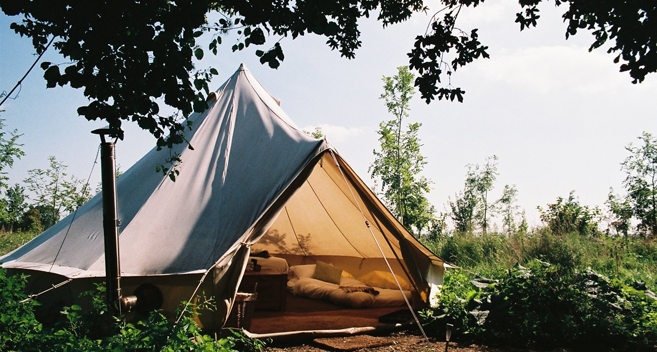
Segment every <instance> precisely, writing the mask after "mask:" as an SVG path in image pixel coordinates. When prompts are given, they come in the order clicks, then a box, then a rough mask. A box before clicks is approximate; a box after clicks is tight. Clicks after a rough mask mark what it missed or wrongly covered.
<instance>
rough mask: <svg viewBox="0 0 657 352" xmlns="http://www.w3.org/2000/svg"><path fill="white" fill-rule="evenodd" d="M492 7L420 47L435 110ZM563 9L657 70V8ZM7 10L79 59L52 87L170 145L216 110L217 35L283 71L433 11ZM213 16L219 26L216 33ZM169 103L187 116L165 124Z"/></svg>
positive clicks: (643, 71)
mask: <svg viewBox="0 0 657 352" xmlns="http://www.w3.org/2000/svg"><path fill="white" fill-rule="evenodd" d="M541 2H542V1H541V0H533V1H521V2H520V6H521V11H520V12H519V13H518V14H517V18H516V22H517V23H519V25H520V30H524V29H525V28H529V27H534V26H536V25H537V20H538V18H539V17H540V16H539V10H538V8H537V6H538V4H540V3H541ZM481 3H483V1H480V0H474V1H473V0H441V1H440V2H439V4H440V6H443V7H442V8H440V9H438V10H437V11H436V12H435V14H434V16H433V17H432V18H431V20H430V23H429V26H428V30H427V31H426V32H425V33H423V34H420V35H418V36H417V37H416V38H415V44H414V47H413V48H412V49H411V50H410V53H409V54H408V56H409V64H410V68H411V69H413V70H416V71H417V72H418V73H419V74H420V76H419V77H418V78H417V80H416V81H415V84H416V86H417V87H418V88H419V91H420V92H421V94H422V98H424V99H425V100H426V101H427V102H429V101H431V100H433V99H436V98H438V99H450V100H452V101H453V100H455V99H456V100H458V101H462V100H463V94H464V93H465V92H464V91H463V90H462V89H461V88H458V87H454V86H452V82H451V76H452V74H453V72H454V71H456V70H457V69H458V68H459V67H463V66H466V65H467V64H469V63H471V62H472V61H474V60H475V59H478V58H488V57H489V55H488V53H487V50H488V47H487V46H485V45H483V44H482V43H481V42H480V41H479V32H478V30H477V29H476V28H475V29H472V30H470V31H465V30H462V29H460V28H458V27H457V26H456V21H457V18H458V16H459V14H460V13H461V10H463V9H464V8H475V7H477V6H479V5H480V4H481ZM555 4H556V5H557V6H562V5H563V6H567V9H566V10H565V12H564V15H563V18H564V20H565V21H566V22H567V23H568V29H567V32H566V36H567V37H569V36H571V35H575V34H577V33H578V31H581V30H584V29H586V30H589V31H591V32H592V33H593V36H594V42H593V44H592V45H591V48H590V49H591V50H592V49H596V48H599V47H601V46H603V45H605V44H606V43H607V42H608V41H609V42H611V45H610V46H609V47H608V50H607V51H608V52H609V53H618V56H616V57H615V59H614V61H615V62H616V63H620V69H621V71H628V72H629V74H630V76H631V77H632V78H633V79H634V82H641V81H643V79H644V78H645V76H646V75H647V74H648V73H652V72H655V70H657V64H656V60H655V53H654V50H651V49H650V48H654V47H655V41H656V40H657V39H656V38H655V36H652V35H651V33H653V32H654V16H655V13H656V7H655V5H654V4H653V3H652V2H649V1H622V2H595V1H593V2H592V1H588V0H555ZM0 7H1V8H2V10H3V11H4V13H5V14H7V15H9V16H21V18H20V19H21V21H20V22H16V23H13V24H12V25H11V28H12V29H13V30H14V31H15V32H16V33H18V34H20V35H23V36H27V37H29V38H31V39H32V43H33V46H34V48H35V49H36V51H37V52H38V53H42V52H43V51H45V50H47V48H48V47H49V46H50V43H52V45H53V47H54V48H55V49H56V50H57V51H58V52H59V53H60V54H61V55H62V56H64V57H65V58H66V59H67V60H68V61H69V62H68V63H62V64H57V63H50V62H44V63H42V65H41V67H42V68H43V69H44V78H45V80H46V82H47V86H48V87H55V86H57V85H60V86H64V85H70V86H71V87H73V88H83V89H84V94H85V96H86V97H88V98H89V100H90V103H89V104H88V105H86V106H82V107H80V108H79V110H78V111H79V113H80V114H81V115H82V116H84V117H85V118H87V119H89V120H96V119H103V120H106V121H107V122H108V123H109V125H110V128H111V130H112V131H113V134H114V135H116V136H120V137H122V136H123V130H122V128H121V124H122V122H125V121H134V122H136V123H137V124H138V125H139V126H140V127H141V128H143V129H146V130H148V131H149V132H150V133H152V134H153V136H155V138H156V139H157V145H158V146H160V147H163V146H169V147H170V146H172V145H174V144H177V143H183V142H185V138H184V135H183V133H184V130H185V129H186V128H187V127H189V121H188V120H187V117H188V116H189V114H190V113H192V112H193V111H202V110H204V109H205V108H206V107H207V104H206V103H205V97H206V96H207V95H208V94H209V93H208V82H209V80H210V79H211V78H212V77H213V76H214V75H216V74H217V73H218V72H217V70H216V69H215V68H211V67H209V68H197V67H196V66H197V65H198V62H199V61H200V60H201V59H202V58H203V57H204V55H205V50H204V49H203V48H202V47H201V46H200V44H199V42H201V38H202V37H203V35H204V34H205V35H208V36H210V38H209V44H208V48H207V50H209V51H212V52H213V53H214V54H217V53H218V48H219V46H220V45H221V44H222V42H223V40H222V38H225V37H226V35H227V34H229V33H233V32H234V33H236V34H237V37H238V39H237V42H236V43H235V44H233V45H232V47H231V49H232V51H240V50H244V49H245V48H248V47H249V46H251V45H253V46H263V45H267V42H268V40H267V39H268V38H267V37H274V39H273V40H274V41H275V43H274V44H273V45H271V44H270V48H269V49H267V50H255V54H256V55H257V56H258V57H259V58H260V62H261V63H263V64H267V65H269V66H270V67H272V68H277V67H279V66H280V62H281V61H282V60H283V59H284V53H283V49H282V46H281V44H280V40H281V39H282V38H283V37H288V36H290V37H292V38H293V39H295V38H297V37H299V36H303V35H305V34H316V35H320V36H323V37H325V38H326V39H327V45H328V46H329V47H330V48H331V49H337V50H338V51H339V52H340V54H341V55H342V56H344V57H346V58H353V57H354V56H355V50H356V49H358V48H359V47H360V46H361V41H360V30H359V27H358V22H359V19H361V18H364V17H369V16H370V15H371V14H373V13H376V16H377V20H378V21H380V22H381V23H382V24H383V26H387V25H390V24H395V23H399V22H402V21H406V20H408V19H409V18H410V17H411V15H412V14H413V13H416V12H426V11H428V8H427V7H425V6H424V2H423V1H421V0H405V1H378V0H377V1H353V2H322V3H321V4H318V3H317V2H314V1H309V0H301V1H295V2H293V4H291V3H290V2H287V1H282V2H280V1H269V2H267V1H261V2H258V3H257V5H255V4H253V3H252V2H244V1H240V0H225V1H221V2H211V1H194V2H188V1H138V2H135V1H119V2H117V1H111V2H108V1H92V2H73V1H57V2H52V1H46V0H35V1H14V0H2V1H0ZM209 18H219V19H218V21H216V22H214V23H210V22H209V20H208V19H209ZM651 18H652V19H653V20H652V21H651ZM183 19H184V20H183ZM450 58H451V61H450ZM134 77H140V78H141V79H138V80H136V79H134ZM163 104H164V105H168V106H170V107H172V108H173V109H175V110H176V111H177V112H179V113H180V114H178V113H174V114H170V115H163V114H161V113H160V111H163V109H162V105H163ZM161 170H163V168H161Z"/></svg>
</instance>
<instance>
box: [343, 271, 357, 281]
mask: <svg viewBox="0 0 657 352" xmlns="http://www.w3.org/2000/svg"><path fill="white" fill-rule="evenodd" d="M342 277H343V278H345V279H355V277H354V276H353V275H351V274H349V273H348V272H347V271H345V270H342Z"/></svg>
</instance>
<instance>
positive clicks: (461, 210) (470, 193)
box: [449, 155, 499, 234]
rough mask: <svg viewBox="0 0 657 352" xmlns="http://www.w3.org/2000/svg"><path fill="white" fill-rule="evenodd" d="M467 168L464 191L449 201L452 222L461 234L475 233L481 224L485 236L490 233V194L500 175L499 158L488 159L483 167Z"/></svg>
mask: <svg viewBox="0 0 657 352" xmlns="http://www.w3.org/2000/svg"><path fill="white" fill-rule="evenodd" d="M467 168H468V171H467V174H466V178H465V185H464V187H463V191H462V192H460V193H459V194H457V195H456V196H455V199H454V201H451V200H450V201H449V206H450V208H451V210H452V214H451V216H452V220H453V221H454V225H455V227H456V230H457V232H459V233H461V234H465V233H471V232H472V231H474V228H475V224H476V222H478V223H479V224H480V226H481V229H482V232H483V233H484V234H485V233H486V232H487V231H488V217H489V215H490V214H489V207H490V205H489V204H488V192H490V191H491V190H492V189H493V183H494V182H495V179H496V178H497V175H498V174H499V173H498V172H497V156H495V155H493V156H491V157H488V158H486V164H484V166H483V167H480V166H479V165H478V164H474V165H472V164H470V165H468V166H467Z"/></svg>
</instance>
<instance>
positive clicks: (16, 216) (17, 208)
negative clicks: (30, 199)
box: [0, 184, 28, 232]
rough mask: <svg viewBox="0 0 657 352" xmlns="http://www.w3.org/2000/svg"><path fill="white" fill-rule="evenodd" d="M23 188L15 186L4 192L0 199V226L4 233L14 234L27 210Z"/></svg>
mask: <svg viewBox="0 0 657 352" xmlns="http://www.w3.org/2000/svg"><path fill="white" fill-rule="evenodd" d="M26 200H27V196H26V195H25V187H23V186H21V185H19V184H16V185H14V186H12V187H9V188H8V189H7V191H6V192H5V198H3V199H0V224H1V225H2V227H3V228H4V230H5V231H9V232H14V230H15V229H16V227H17V226H18V225H19V224H20V222H21V219H22V218H23V215H24V214H25V211H26V210H27V206H28V205H27V203H26Z"/></svg>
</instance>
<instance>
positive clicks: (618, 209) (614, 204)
mask: <svg viewBox="0 0 657 352" xmlns="http://www.w3.org/2000/svg"><path fill="white" fill-rule="evenodd" d="M605 203H606V204H607V207H608V208H609V212H610V213H611V219H610V220H611V223H610V225H611V227H613V228H614V230H616V234H618V235H622V236H625V238H627V237H628V236H629V232H630V228H631V227H632V216H633V215H634V209H633V208H632V204H631V203H630V200H629V199H628V198H626V197H621V196H618V195H615V194H614V190H613V189H610V190H609V195H608V196H607V201H606V202H605Z"/></svg>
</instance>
